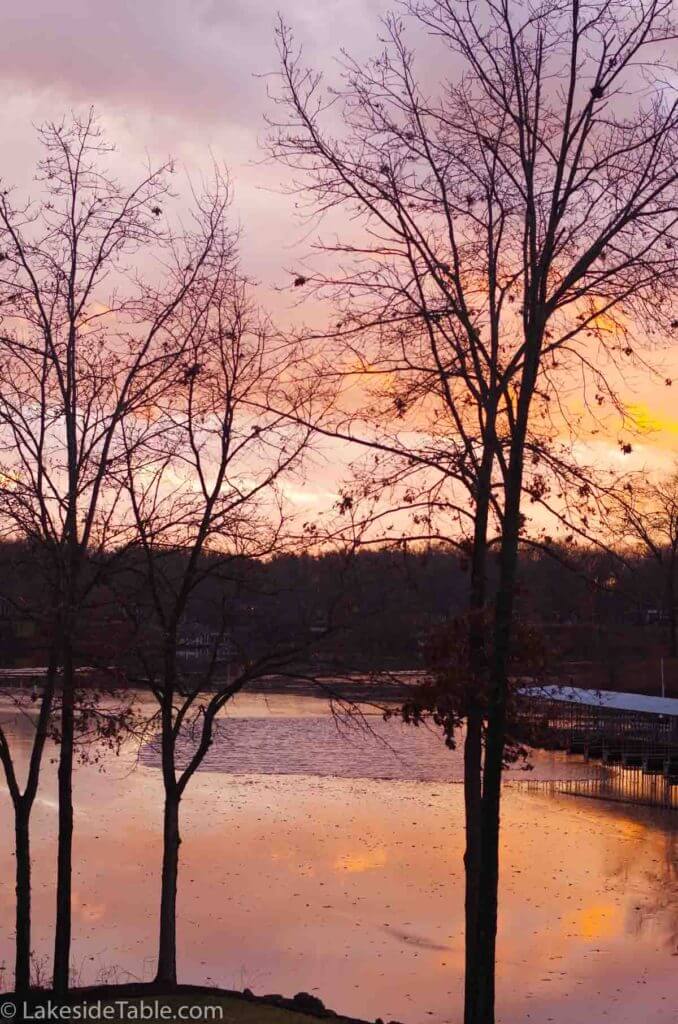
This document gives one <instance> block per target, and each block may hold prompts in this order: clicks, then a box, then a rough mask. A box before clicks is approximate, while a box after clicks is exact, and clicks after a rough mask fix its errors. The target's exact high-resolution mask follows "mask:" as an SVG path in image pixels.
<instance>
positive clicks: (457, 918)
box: [0, 695, 678, 1024]
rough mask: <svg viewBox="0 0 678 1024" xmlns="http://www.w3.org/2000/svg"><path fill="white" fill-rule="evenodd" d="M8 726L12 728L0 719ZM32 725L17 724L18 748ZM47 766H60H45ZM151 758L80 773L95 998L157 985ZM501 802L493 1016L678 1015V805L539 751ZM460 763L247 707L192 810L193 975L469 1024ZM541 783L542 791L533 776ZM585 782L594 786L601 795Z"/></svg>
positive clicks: (234, 715) (80, 845) (404, 736)
mask: <svg viewBox="0 0 678 1024" xmlns="http://www.w3.org/2000/svg"><path fill="white" fill-rule="evenodd" d="M8 717H9V712H6V713H5V714H3V719H5V720H6V719H7V718H8ZM31 729H32V726H31V723H30V721H28V720H27V719H26V718H19V719H14V721H13V722H12V725H11V726H10V731H11V732H12V736H13V742H14V743H15V744H17V745H19V746H21V745H22V744H23V745H26V744H27V743H28V742H29V741H30V738H31ZM50 754H51V756H53V752H50ZM157 764H158V760H157V751H155V750H154V748H153V746H152V744H150V745H145V746H144V747H143V748H142V749H141V750H140V751H139V750H137V749H136V748H135V747H133V746H132V745H131V744H130V745H128V746H127V747H126V748H125V749H124V751H123V753H122V754H121V756H120V757H117V758H116V757H113V756H112V755H109V756H108V758H107V759H106V761H105V763H104V765H103V770H101V769H100V768H98V767H97V766H95V765H84V766H79V767H78V769H77V772H76V779H75V795H76V832H75V850H74V855H75V862H74V868H75V871H74V946H73V966H74V970H75V974H76V976H77V980H78V981H79V982H80V983H81V984H87V983H92V982H95V981H97V980H104V981H110V982H113V981H123V980H127V979H128V978H129V977H130V976H133V977H135V978H141V979H149V978H150V977H151V976H152V973H153V952H154V948H155V934H156V924H157V900H158V884H159V883H158V873H159V864H160V835H161V795H162V787H161V782H160V776H159V771H158V767H157ZM532 764H533V770H532V771H531V772H529V773H526V772H524V771H521V770H514V771H511V772H510V773H508V781H507V784H506V786H505V792H504V799H503V832H502V835H503V841H502V848H503V849H502V885H501V897H500V898H501V910H500V912H501V927H500V935H499V943H498V1005H499V1012H498V1017H497V1019H498V1021H500V1022H503V1024H523V1022H525V1021H534V1022H535V1024H545V1022H550V1021H553V1022H554V1024H581V1022H583V1021H591V1022H596V1024H597V1022H599V1021H605V1020H610V1021H614V1024H638V1021H641V1020H642V1021H643V1022H644V1024H655V1022H656V1024H660V1022H661V1024H664V1022H666V1024H668V1022H670V1021H671V1022H674V1021H675V1003H676V974H677V970H678V863H677V857H676V854H677V852H678V851H677V843H676V825H677V823H678V819H677V816H676V812H675V811H670V810H663V809H659V808H649V807H641V806H633V805H631V804H625V803H613V802H606V801H602V800H593V799H585V798H583V797H577V796H573V795H570V794H562V793H559V792H558V789H559V784H560V782H562V783H563V784H565V783H569V784H570V785H571V783H572V782H573V780H574V781H577V780H582V782H586V781H587V780H592V779H595V778H596V777H598V776H602V774H603V773H601V770H600V769H595V768H593V767H592V766H590V765H587V764H585V763H584V762H583V761H578V760H576V759H572V758H569V759H568V758H567V757H566V756H565V755H560V754H555V753H549V754H547V753H535V754H534V755H533V758H532ZM460 779H461V756H460V752H458V751H449V750H447V749H446V748H445V747H444V745H443V743H442V740H441V739H440V737H439V735H438V734H437V733H434V732H431V731H429V730H427V729H413V728H412V727H405V726H402V725H401V724H399V723H396V722H388V723H384V722H382V721H381V719H380V718H379V717H378V716H370V717H368V718H366V719H365V721H364V722H363V723H362V726H360V727H358V726H355V725H350V724H348V723H346V721H344V720H343V719H337V718H336V717H334V716H332V715H331V714H330V713H329V711H328V709H327V706H326V705H325V704H324V703H323V702H321V701H318V700H317V699H314V698H310V697H309V698H305V697H295V698H293V697H288V696H284V697H283V696H280V697H275V696H267V697H265V698H264V697H260V696H256V695H242V696H241V697H239V698H238V700H237V701H236V703H235V704H234V705H233V706H232V707H231V708H230V709H229V713H228V716H227V717H226V718H225V719H224V720H222V721H221V722H220V723H219V730H218V735H217V738H216V742H215V744H214V746H213V747H212V749H211V750H210V752H209V755H208V758H207V762H206V765H205V770H203V771H201V772H199V773H198V774H197V775H196V776H195V777H194V779H193V780H192V781H191V782H190V784H189V788H188V790H187V794H186V797H185V800H184V803H183V805H182V806H183V839H184V842H183V844H182V848H181V858H182V861H181V873H180V900H179V961H180V963H179V968H180V975H181V980H183V981H186V982H195V983H206V984H215V985H222V986H225V987H232V988H243V987H249V988H251V989H253V990H254V991H255V992H257V993H260V994H263V993H265V992H281V993H283V994H286V995H291V994H293V993H294V992H297V991H299V990H302V989H303V990H307V991H311V992H315V993H316V994H318V995H319V996H321V998H322V999H323V1000H324V1001H325V1003H326V1004H327V1005H328V1006H331V1007H332V1008H334V1009H336V1010H341V1011H342V1012H345V1013H350V1014H355V1015H357V1016H362V1017H365V1018H367V1019H374V1018H375V1017H377V1016H380V1017H382V1018H383V1019H384V1020H390V1019H391V1018H395V1019H397V1020H400V1021H403V1022H405V1024H424V1022H434V1024H453V1022H454V1024H457V1022H458V1021H459V1020H460V1019H461V1006H462V971H463V866H462V854H463V846H464V836H463V794H462V788H461V786H460V785H459V780H460ZM528 779H529V784H528V782H527V780H528ZM587 784H588V786H589V788H591V783H590V782H589V783H587ZM55 795H56V771H55V765H54V764H53V763H50V764H48V765H46V768H45V773H44V778H43V783H42V785H41V790H40V795H39V797H38V803H37V805H36V808H35V815H34V829H33V843H34V859H35V877H34V882H35V896H34V903H35V910H34V913H35V941H34V946H35V950H36V958H37V960H38V962H43V963H44V966H45V967H46V960H45V961H43V959H42V958H47V957H48V955H49V951H50V945H51V929H52V921H53V909H54V908H53V891H52V886H53V882H52V879H53V875H54V849H55V842H54V832H55V828H56V800H55ZM0 814H1V815H2V818H1V820H2V823H3V825H2V829H0V879H1V881H2V888H1V890H0V964H3V965H4V987H9V985H10V984H11V977H10V971H11V963H12V958H13V952H12V927H13V924H12V922H13V913H14V911H13V899H14V892H13V877H12V875H13V859H12V848H13V837H12V831H11V814H10V809H9V801H8V797H7V794H6V792H5V791H4V787H3V788H2V791H1V792H0Z"/></svg>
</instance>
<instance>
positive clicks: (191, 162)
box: [0, 0, 678, 504]
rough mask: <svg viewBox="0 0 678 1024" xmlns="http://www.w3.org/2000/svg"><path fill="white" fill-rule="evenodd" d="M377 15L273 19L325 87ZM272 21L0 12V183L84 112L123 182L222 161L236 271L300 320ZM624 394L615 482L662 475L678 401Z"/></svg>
mask: <svg viewBox="0 0 678 1024" xmlns="http://www.w3.org/2000/svg"><path fill="white" fill-rule="evenodd" d="M387 6H388V4H387V2H385V0H322V2H320V0H304V2H302V0H288V2H287V3H286V4H285V6H284V8H283V11H282V13H283V15H284V18H285V20H286V21H287V23H288V24H289V25H290V26H291V27H292V28H293V30H294V33H295V37H296V39H297V41H298V42H300V43H301V44H302V45H303V47H304V52H305V57H306V59H307V61H308V63H309V64H312V65H313V66H315V67H318V68H321V69H323V70H324V71H326V72H327V73H328V74H329V76H330V77H331V76H332V75H333V74H334V73H335V70H336V64H335V58H336V57H337V56H338V54H339V49H340V48H341V47H345V48H347V49H348V50H350V51H351V53H352V54H354V55H357V56H358V57H360V56H361V55H367V54H368V53H371V52H374V51H375V50H376V49H378V42H377V39H378V35H379V19H380V16H381V15H383V14H384V13H385V11H386V9H387ZM278 10H279V0H278V2H276V0H114V2H110V0H60V2H55V0H31V2H30V3H23V4H21V3H19V4H17V3H16V2H15V0H11V2H10V0H0V14H1V16H2V26H3V30H2V33H1V34H0V100H1V102H0V133H1V134H0V137H1V138H2V146H1V148H0V178H2V180H3V181H4V182H5V183H7V184H18V185H20V186H24V187H25V186H28V185H29V184H30V179H31V175H32V168H33V165H34V162H35V159H36V157H37V154H38V150H37V146H36V141H35V130H34V126H35V124H38V123H40V122H43V121H45V120H48V119H50V118H59V117H61V116H62V115H64V114H68V112H69V111H71V110H73V111H84V110H86V109H87V108H88V107H89V106H90V105H94V106H95V108H96V110H97V112H98V114H99V116H100V118H101V120H102V122H103V124H104V127H105V128H106V130H107V133H108V135H109V136H110V138H111V140H113V141H115V143H116V145H117V146H118V149H119V152H120V154H121V157H122V158H123V159H124V162H125V166H129V168H130V169H131V170H132V171H137V170H141V169H142V167H143V164H144V163H145V162H146V161H147V160H148V158H149V157H150V159H151V161H152V162H159V161H162V160H164V159H165V158H167V157H168V156H173V157H174V158H175V159H176V160H177V163H178V167H179V169H180V170H181V171H183V172H185V173H187V174H190V175H191V176H193V177H195V176H198V175H199V174H200V173H201V171H203V170H205V169H207V168H209V165H210V163H211V161H212V160H213V159H217V160H218V161H223V162H225V163H226V164H227V166H228V167H229V170H230V173H231V175H232V178H233V182H234V188H235V203H234V217H235V218H236V219H237V221H238V222H239V223H240V224H241V226H242V253H243V262H244V266H245V269H246V270H247V272H248V273H250V274H251V275H253V276H254V277H255V278H256V279H257V280H258V281H259V282H260V283H261V289H262V294H264V295H266V296H267V300H268V301H270V302H271V304H272V307H273V310H274V313H275V315H276V316H277V317H279V318H282V319H283V320H287V319H290V318H298V317H304V315H305V311H304V310H303V308H302V309H299V308H298V306H297V302H298V293H295V292H294V289H292V288H290V283H291V277H290V271H293V270H294V267H295V265H297V266H298V265H299V262H300V261H301V260H302V258H303V256H304V255H305V253H306V252H307V251H308V246H309V235H308V226H307V225H304V224H302V223H301V221H300V220H299V219H298V218H297V216H296V213H295V209H294V204H293V202H292V200H291V199H290V197H289V196H287V195H285V194H284V193H283V189H284V186H285V183H286V181H289V179H288V177H287V174H288V172H286V171H285V169H284V168H282V167H278V166H273V165H271V164H270V162H268V161H266V160H265V154H264V152H263V149H262V146H261V143H262V140H263V139H264V138H265V135H266V124H265V115H266V113H267V112H268V113H271V112H272V105H271V101H270V99H269V98H268V96H267V88H268V87H269V85H270V81H269V80H267V78H266V74H267V73H270V72H272V71H274V70H275V68H276V52H275V45H274V27H275V22H276V17H277V13H278ZM435 70H437V69H435V68H431V66H430V64H429V66H428V67H427V68H426V71H427V74H431V73H432V72H433V71H435ZM441 72H442V73H444V69H441ZM280 289H283V290H282V291H281V290H280ZM652 358H653V359H655V360H661V376H662V377H664V376H667V377H672V378H674V379H676V380H678V351H675V350H674V351H669V352H665V353H662V354H661V356H659V355H655V356H653V357H652ZM624 391H625V399H626V400H627V403H628V406H629V408H631V409H632V410H633V411H634V413H635V414H636V415H637V417H638V419H639V421H642V423H643V424H644V425H645V432H644V436H643V437H642V438H641V439H640V441H639V443H636V444H635V445H634V451H633V453H632V455H631V456H630V457H627V459H626V461H625V463H624V466H625V468H628V469H631V468H633V469H640V468H645V469H655V470H659V471H662V472H664V471H670V470H671V468H672V467H673V464H674V459H675V457H676V453H677V451H678V392H677V391H676V390H675V388H673V389H667V388H664V387H662V386H661V385H660V384H659V383H658V382H653V381H651V380H650V379H649V378H648V376H647V375H645V374H643V373H641V372H638V373H635V374H633V375H632V376H631V377H630V378H629V379H628V380H627V381H626V383H625V385H624ZM613 434H614V432H613ZM613 434H611V436H609V437H597V438H596V439H595V440H594V441H592V447H591V450H590V454H591V456H592V457H593V458H595V459H600V460H602V461H603V462H607V463H609V464H611V465H614V464H615V462H616V461H617V460H618V459H619V458H620V455H619V439H618V437H617V436H613ZM334 475H335V476H336V473H335V474H334ZM335 483H336V481H334V480H333V479H332V473H331V472H330V471H329V469H328V468H327V467H326V468H324V469H322V468H320V469H318V471H317V473H316V475H315V477H314V478H313V479H312V481H311V482H310V484H309V485H308V487H307V488H306V490H307V498H308V500H309V501H310V503H311V504H314V503H316V500H317V501H318V502H321V503H325V502H326V501H327V499H328V497H330V498H331V496H332V493H333V491H334V490H335ZM316 492H317V493H316Z"/></svg>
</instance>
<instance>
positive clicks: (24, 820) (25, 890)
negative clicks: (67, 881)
mask: <svg viewBox="0 0 678 1024" xmlns="http://www.w3.org/2000/svg"><path fill="white" fill-rule="evenodd" d="M29 816H30V804H26V802H25V800H23V799H22V800H21V801H20V803H19V804H18V806H16V807H15V809H14V842H15V852H16V949H15V961H14V989H15V991H16V992H17V993H21V994H23V993H26V992H28V990H29V988H30V986H31V847H30V832H29Z"/></svg>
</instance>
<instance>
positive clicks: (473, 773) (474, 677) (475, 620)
mask: <svg viewBox="0 0 678 1024" xmlns="http://www.w3.org/2000/svg"><path fill="white" fill-rule="evenodd" d="M493 462H494V451H493V448H492V446H491V444H490V443H489V441H487V440H486V444H485V451H484V453H483V460H482V463H481V467H480V472H479V477H478V489H477V493H476V507H475V522H474V533H473V553H472V558H471V590H470V602H469V603H470V609H471V611H470V623H469V649H470V679H469V683H470V685H471V686H473V687H478V688H479V689H482V688H483V685H484V681H485V675H486V654H485V626H486V624H485V618H484V611H485V602H486V599H487V593H486V591H487V526H488V521H489V502H490V486H491V476H492V465H493ZM476 698H477V695H476V694H475V693H469V695H468V701H467V715H466V738H465V740H464V813H465V824H466V849H465V851H464V881H465V899H464V915H465V919H464V926H465V942H464V955H465V964H464V1024H475V1022H476V1020H477V1013H478V999H479V983H480V976H479V974H478V955H477V945H478V912H479V905H480V871H481V860H480V854H481V839H482V835H481V804H482V756H483V754H482V730H483V708H482V697H481V699H480V700H478V699H476Z"/></svg>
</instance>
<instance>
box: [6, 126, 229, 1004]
mask: <svg viewBox="0 0 678 1024" xmlns="http://www.w3.org/2000/svg"><path fill="white" fill-rule="evenodd" d="M39 141H40V144H41V146H42V151H43V156H42V159H41V161H40V163H39V165H38V172H37V183H38V184H37V188H38V189H39V191H40V198H39V199H37V200H35V201H32V200H27V201H21V200H19V199H18V198H17V197H16V194H15V193H14V192H13V191H11V190H9V189H3V191H2V193H1V194H0V310H1V313H2V330H1V332H0V375H1V377H2V381H3V384H2V388H0V444H1V446H2V455H3V457H2V472H1V474H0V490H1V492H2V494H1V497H2V505H1V514H2V517H3V519H4V523H5V529H6V532H8V533H9V534H10V535H12V536H15V537H19V538H21V537H23V538H26V539H28V540H29V541H30V543H31V544H32V545H33V546H34V547H35V548H36V549H37V550H39V552H40V559H41V561H42V563H43V564H44V566H45V570H44V576H45V585H46V588H47V592H48V594H49V603H50V605H51V607H52V608H53V616H52V620H51V623H50V626H49V631H48V649H49V664H50V667H51V669H52V670H56V669H58V670H59V672H60V685H61V690H62V699H61V705H60V715H59V723H58V732H59V740H60V760H59V780H58V789H59V835H58V865H57V886H56V888H57V893H56V904H57V905H56V931H55V945H54V988H55V990H56V991H58V992H63V991H64V990H65V989H66V988H67V987H68V983H69V953H70V944H71V872H72V852H71V851H72V833H73V799H72V771H73V750H74V722H75V674H76V665H77V661H78V658H79V655H80V651H79V649H78V644H77V635H78V618H79V612H80V610H81V609H82V607H83V604H84V602H85V601H86V600H87V597H88V595H89V594H90V593H91V590H92V587H93V586H94V584H95V582H96V580H97V578H98V568H97V565H98V564H99V566H100V562H99V563H98V562H97V558H96V557H95V556H96V553H97V552H104V551H105V550H107V549H108V548H110V547H115V546H116V545H120V543H121V536H120V535H119V533H118V525H117V524H118V517H117V510H118V504H119V499H120V490H119V487H117V488H116V485H115V479H116V477H115V467H116V465H117V462H118V460H119V459H120V458H122V456H123V455H124V449H123V447H122V446H121V444H120V438H121V426H122V424H123V422H124V421H125V420H126V418H128V417H130V416H134V415H138V413H139V411H140V410H141V409H142V408H145V407H146V406H147V405H148V403H149V402H152V400H153V396H154V394H155V393H156V390H157V389H158V387H160V386H162V387H163V388H164V387H165V381H166V379H167V377H168V376H169V377H170V378H171V376H172V374H174V373H176V372H177V369H176V368H177V364H178V362H179V361H180V359H181V353H182V350H183V347H184V346H185V345H186V344H187V342H188V340H189V337H188V336H189V333H190V332H189V331H188V330H187V315H186V312H185V310H186V308H187V304H188V303H189V302H190V301H191V296H192V295H193V293H194V292H195V291H196V289H197V290H200V289H201V288H202V281H203V278H204V276H205V273H206V269H207V267H208V265H209V262H210V259H211V253H212V251H213V248H214V244H215V230H216V225H217V224H218V223H219V222H220V218H221V213H222V204H223V202H224V197H223V196H217V197H215V201H214V203H215V205H214V206H213V207H212V208H211V209H210V210H207V209H205V208H202V209H201V210H200V211H199V215H198V216H197V217H196V219H195V221H194V223H193V225H192V226H191V229H190V230H188V231H182V232H181V233H180V234H178V235H175V234H174V233H173V232H172V230H171V228H170V227H169V226H168V222H167V218H166V215H165V210H164V202H165V201H168V200H169V198H170V196H169V193H168V188H167V182H166V179H167V174H168V173H169V171H170V170H171V167H170V166H169V165H166V166H164V167H161V168H159V169H157V170H149V171H147V173H146V174H144V176H143V177H142V179H141V180H140V181H139V182H138V183H137V184H136V185H135V186H134V187H131V188H126V187H124V186H123V185H122V184H120V183H119V182H118V181H117V180H115V179H114V178H113V177H111V175H110V174H109V173H108V172H107V170H106V164H107V158H108V156H109V154H110V150H111V147H110V146H109V145H108V144H107V143H106V142H105V140H104V138H103V136H102V134H101V131H100V129H99V128H98V126H97V124H96V121H95V119H94V116H93V114H92V113H91V112H90V114H89V115H88V116H87V117H85V118H84V119H82V120H81V119H77V118H76V119H75V120H73V121H71V122H65V123H59V124H55V123H52V124H48V125H46V126H45V127H43V128H42V129H40V131H39ZM144 254H148V256H147V257H146V265H145V267H144V266H143V264H142V258H144ZM152 259H155V261H156V263H155V267H157V266H158V265H159V266H160V283H158V272H157V270H156V269H155V268H154V266H153V264H152V263H151V260H152ZM142 269H143V270H145V279H144V276H142V273H141V271H142ZM178 318H179V319H180V320H181V326H182V330H181V333H180V334H177V333H175V324H176V322H177V319H178ZM107 570H110V561H107ZM49 678H51V677H49ZM49 678H48V686H47V689H46V691H45V694H46V698H45V699H46V700H47V699H48V698H49V693H50V690H49V687H50V685H51V684H50V682H49ZM39 754H40V750H39V749H38V750H37V751H36V758H37V759H38V761H39ZM36 771H37V768H36ZM28 792H29V793H31V792H32V788H29V790H28ZM27 827H28V825H27V824H26V828H27ZM24 944H25V940H24ZM22 958H23V959H22V963H23V966H22V975H25V950H24V952H23V953H22ZM24 980H25V978H24Z"/></svg>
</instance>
